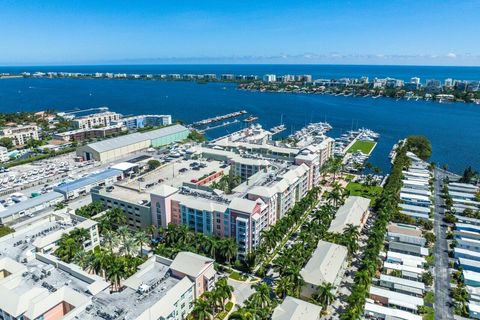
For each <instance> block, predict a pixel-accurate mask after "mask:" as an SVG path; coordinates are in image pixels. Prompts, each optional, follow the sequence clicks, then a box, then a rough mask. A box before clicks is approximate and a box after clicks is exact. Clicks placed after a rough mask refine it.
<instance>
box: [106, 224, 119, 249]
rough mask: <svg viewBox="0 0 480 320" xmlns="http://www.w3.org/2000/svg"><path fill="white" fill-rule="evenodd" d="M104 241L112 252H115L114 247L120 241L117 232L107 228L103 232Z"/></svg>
mask: <svg viewBox="0 0 480 320" xmlns="http://www.w3.org/2000/svg"><path fill="white" fill-rule="evenodd" d="M103 241H104V244H105V245H106V247H107V248H108V250H109V251H110V254H113V248H114V246H115V245H116V244H117V243H118V237H117V234H116V233H115V232H114V231H112V230H108V229H107V230H105V231H104V233H103Z"/></svg>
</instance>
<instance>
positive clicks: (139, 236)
mask: <svg viewBox="0 0 480 320" xmlns="http://www.w3.org/2000/svg"><path fill="white" fill-rule="evenodd" d="M134 239H135V243H136V244H137V245H138V246H139V247H140V254H139V255H140V256H142V255H143V245H144V244H145V243H148V241H149V238H148V237H147V235H146V234H145V232H143V231H137V232H136V233H135V235H134Z"/></svg>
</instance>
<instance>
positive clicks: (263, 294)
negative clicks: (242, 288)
mask: <svg viewBox="0 0 480 320" xmlns="http://www.w3.org/2000/svg"><path fill="white" fill-rule="evenodd" d="M252 288H253V289H254V290H255V292H254V293H253V294H252V295H251V296H250V300H251V301H252V303H253V304H254V305H256V306H259V307H261V308H267V307H269V306H270V304H271V302H272V301H271V298H270V293H271V289H270V287H269V286H268V285H267V284H266V283H260V284H256V285H253V286H252Z"/></svg>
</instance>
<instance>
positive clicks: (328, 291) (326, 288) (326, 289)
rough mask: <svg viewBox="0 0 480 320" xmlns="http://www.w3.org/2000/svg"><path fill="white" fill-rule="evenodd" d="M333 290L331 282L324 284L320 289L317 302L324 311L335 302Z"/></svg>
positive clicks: (316, 298)
mask: <svg viewBox="0 0 480 320" xmlns="http://www.w3.org/2000/svg"><path fill="white" fill-rule="evenodd" d="M333 290H334V286H333V285H332V284H331V283H329V282H327V283H325V282H324V283H323V284H322V285H321V286H320V287H318V292H317V294H316V295H315V300H317V301H318V302H319V303H320V304H321V305H322V306H323V308H324V309H327V307H328V306H329V305H330V304H332V302H333V301H334V300H335V295H334V294H333Z"/></svg>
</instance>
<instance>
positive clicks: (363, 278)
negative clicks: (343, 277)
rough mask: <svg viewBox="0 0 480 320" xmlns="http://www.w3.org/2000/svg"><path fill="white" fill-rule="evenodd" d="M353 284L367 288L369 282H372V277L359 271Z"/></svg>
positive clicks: (365, 272)
mask: <svg viewBox="0 0 480 320" xmlns="http://www.w3.org/2000/svg"><path fill="white" fill-rule="evenodd" d="M354 280H355V283H358V284H361V285H363V286H365V287H367V286H368V285H369V284H370V282H371V281H372V277H370V275H369V274H368V272H367V271H365V270H363V271H359V272H357V273H356V274H355V279H354Z"/></svg>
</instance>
